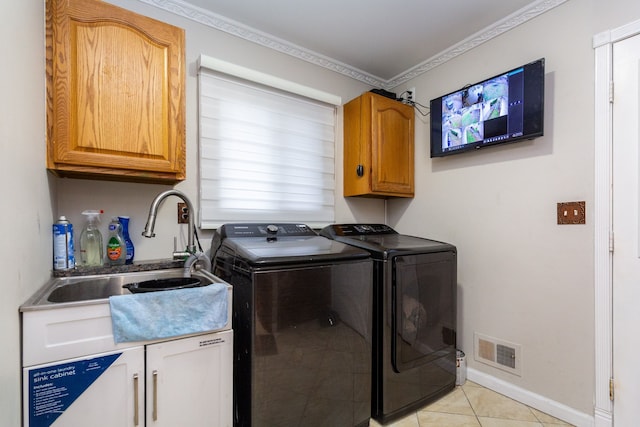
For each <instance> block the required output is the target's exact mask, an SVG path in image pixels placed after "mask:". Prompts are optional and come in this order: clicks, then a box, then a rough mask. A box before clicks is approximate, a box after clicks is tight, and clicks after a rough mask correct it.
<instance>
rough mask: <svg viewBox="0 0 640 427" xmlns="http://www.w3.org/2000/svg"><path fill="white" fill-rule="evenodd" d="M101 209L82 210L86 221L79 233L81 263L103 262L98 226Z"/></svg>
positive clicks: (93, 263)
mask: <svg viewBox="0 0 640 427" xmlns="http://www.w3.org/2000/svg"><path fill="white" fill-rule="evenodd" d="M102 212H103V211H101V210H100V211H84V212H82V215H85V217H86V223H85V225H84V228H83V229H82V233H80V261H81V263H82V265H87V266H101V265H103V264H104V246H103V243H102V233H100V229H99V228H98V223H99V222H100V214H101V213H102Z"/></svg>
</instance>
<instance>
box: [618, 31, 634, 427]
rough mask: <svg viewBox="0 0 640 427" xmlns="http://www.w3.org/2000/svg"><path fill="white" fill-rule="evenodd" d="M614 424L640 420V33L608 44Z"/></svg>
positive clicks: (629, 423)
mask: <svg viewBox="0 0 640 427" xmlns="http://www.w3.org/2000/svg"><path fill="white" fill-rule="evenodd" d="M613 81H614V104H613V153H612V154H613V232H614V241H615V243H614V252H613V377H614V381H615V399H614V402H613V423H614V425H615V426H620V427H624V426H633V425H638V422H639V421H638V420H640V405H638V402H640V357H639V356H640V333H639V332H638V327H640V226H639V223H640V217H639V215H640V208H639V206H638V204H639V203H640V197H639V194H640V184H639V180H640V174H639V170H640V149H639V147H638V146H639V145H640V138H639V135H640V131H639V128H640V108H639V105H640V35H636V36H634V37H631V38H627V39H624V40H622V41H619V42H616V43H614V45H613Z"/></svg>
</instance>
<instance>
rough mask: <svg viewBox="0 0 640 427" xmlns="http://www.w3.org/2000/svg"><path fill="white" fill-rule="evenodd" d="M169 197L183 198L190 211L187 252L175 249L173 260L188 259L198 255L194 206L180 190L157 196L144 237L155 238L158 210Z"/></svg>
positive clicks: (152, 204) (165, 192)
mask: <svg viewBox="0 0 640 427" xmlns="http://www.w3.org/2000/svg"><path fill="white" fill-rule="evenodd" d="M169 196H177V197H179V198H181V199H182V200H183V201H184V202H185V203H186V204H187V209H189V225H188V232H187V233H188V236H187V250H186V251H177V250H175V248H174V252H173V258H174V259H177V258H186V257H188V256H190V255H193V254H195V253H196V246H195V244H194V243H193V234H194V225H193V205H192V204H191V201H190V200H189V198H188V197H187V196H186V195H185V194H184V193H183V192H182V191H178V190H167V191H164V192H162V193H160V194H158V195H157V196H156V198H155V199H153V202H152V203H151V207H150V208H149V217H148V218H147V224H146V225H145V227H144V231H143V232H142V235H143V236H144V237H155V235H156V234H155V233H154V232H153V229H154V228H155V226H156V214H157V212H158V208H159V207H160V204H161V203H162V202H163V201H164V199H166V198H167V197H169Z"/></svg>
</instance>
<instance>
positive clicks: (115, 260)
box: [107, 217, 127, 265]
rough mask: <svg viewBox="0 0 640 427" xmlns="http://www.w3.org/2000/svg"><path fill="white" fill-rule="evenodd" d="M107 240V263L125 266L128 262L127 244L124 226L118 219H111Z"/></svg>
mask: <svg viewBox="0 0 640 427" xmlns="http://www.w3.org/2000/svg"><path fill="white" fill-rule="evenodd" d="M107 239H108V240H107V263H109V265H123V264H124V263H125V262H126V261H127V244H126V243H125V241H124V236H123V234H122V224H120V221H118V217H114V218H112V219H111V222H110V223H109V237H108V238H107Z"/></svg>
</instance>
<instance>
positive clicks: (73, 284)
mask: <svg viewBox="0 0 640 427" xmlns="http://www.w3.org/2000/svg"><path fill="white" fill-rule="evenodd" d="M193 276H194V277H198V278H200V279H201V281H202V283H203V284H210V283H214V282H217V281H219V282H221V283H224V282H223V281H222V280H221V279H219V278H217V277H216V276H213V275H212V274H211V273H208V274H206V272H199V273H194V274H193ZM176 277H185V272H184V269H182V268H174V269H165V270H153V271H142V272H134V273H117V274H108V275H93V276H75V277H59V278H54V279H51V280H50V281H49V282H47V283H46V284H45V285H44V286H43V287H42V288H40V290H39V291H38V292H36V293H35V294H34V295H33V296H32V297H31V298H30V299H29V300H28V301H26V302H25V303H24V304H23V305H22V306H21V307H20V308H21V310H22V311H25V310H30V309H39V308H52V305H78V304H94V303H103V302H105V301H104V300H105V299H107V298H109V297H110V296H112V295H123V294H130V293H131V292H130V291H129V290H128V289H127V288H125V287H124V285H126V284H130V283H139V282H144V281H148V280H160V279H167V278H176Z"/></svg>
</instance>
